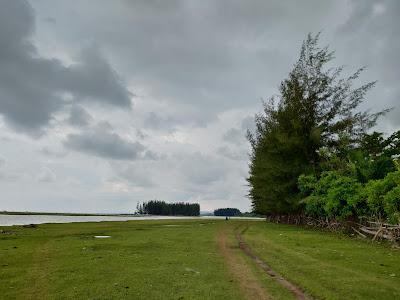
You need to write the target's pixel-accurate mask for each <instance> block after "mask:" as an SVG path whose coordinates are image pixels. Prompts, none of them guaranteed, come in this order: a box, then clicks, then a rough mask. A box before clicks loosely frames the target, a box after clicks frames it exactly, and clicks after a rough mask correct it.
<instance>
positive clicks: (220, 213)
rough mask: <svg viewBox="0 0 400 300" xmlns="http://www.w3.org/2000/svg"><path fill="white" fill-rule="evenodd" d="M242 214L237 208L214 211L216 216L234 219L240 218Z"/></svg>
mask: <svg viewBox="0 0 400 300" xmlns="http://www.w3.org/2000/svg"><path fill="white" fill-rule="evenodd" d="M241 214H242V213H241V212H240V210H238V209H237V208H218V209H216V210H214V216H224V217H233V216H240V215H241Z"/></svg>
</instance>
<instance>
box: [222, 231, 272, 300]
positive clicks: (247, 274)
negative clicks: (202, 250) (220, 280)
mask: <svg viewBox="0 0 400 300" xmlns="http://www.w3.org/2000/svg"><path fill="white" fill-rule="evenodd" d="M229 233H230V232H229V230H228V229H227V228H226V227H224V229H223V230H221V231H219V232H218V234H217V244H218V246H219V249H220V251H221V253H222V255H223V256H224V258H225V262H226V263H227V265H228V268H229V271H230V272H231V274H232V276H233V277H234V280H235V282H236V283H237V284H238V285H239V288H240V291H241V292H242V295H243V296H244V298H245V299H249V300H254V299H261V300H269V299H272V297H270V296H269V295H268V294H267V292H266V291H265V289H264V287H263V286H262V285H261V283H260V281H259V280H258V278H257V277H256V276H255V275H254V273H253V272H252V270H251V269H250V268H249V266H248V265H247V263H246V261H245V259H244V257H242V256H241V253H240V249H238V248H236V247H235V240H234V239H233V243H232V241H231V240H230V239H229ZM235 252H236V253H235Z"/></svg>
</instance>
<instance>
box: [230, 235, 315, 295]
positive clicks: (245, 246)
mask: <svg viewBox="0 0 400 300" xmlns="http://www.w3.org/2000/svg"><path fill="white" fill-rule="evenodd" d="M246 230H247V227H246V228H245V229H244V230H242V231H241V232H240V231H236V233H235V237H236V240H237V242H238V243H239V248H240V249H242V251H243V252H244V253H245V254H246V255H247V256H249V257H250V258H251V259H252V260H253V261H254V262H255V263H256V264H257V265H258V266H259V267H260V268H261V269H262V270H263V271H265V273H267V274H268V275H269V276H270V277H272V278H274V279H275V280H276V281H277V282H278V283H280V284H281V285H282V286H283V287H284V288H286V289H287V290H288V291H290V292H291V293H292V294H293V295H294V296H295V297H296V298H297V299H305V300H311V299H313V298H311V297H309V296H308V295H306V294H305V293H304V292H303V291H302V290H301V289H300V288H299V287H297V286H296V285H294V284H293V283H291V282H289V281H288V280H286V279H285V278H283V277H282V276H280V275H279V274H278V273H276V272H275V271H274V270H273V269H272V268H271V267H270V266H268V265H267V264H266V263H265V262H264V261H263V260H262V259H260V258H259V257H258V256H257V255H256V254H255V253H254V252H253V251H252V249H251V248H250V246H249V245H248V244H247V243H246V242H245V241H244V239H243V236H242V234H243V233H244V232H245V231H246ZM253 299H254V298H253Z"/></svg>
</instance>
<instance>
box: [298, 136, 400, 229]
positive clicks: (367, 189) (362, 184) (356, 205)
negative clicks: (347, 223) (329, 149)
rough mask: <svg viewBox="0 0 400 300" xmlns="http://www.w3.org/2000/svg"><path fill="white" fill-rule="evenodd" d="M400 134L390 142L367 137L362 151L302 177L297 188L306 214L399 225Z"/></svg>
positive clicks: (327, 164)
mask: <svg viewBox="0 0 400 300" xmlns="http://www.w3.org/2000/svg"><path fill="white" fill-rule="evenodd" d="M399 133H400V132H396V133H395V134H393V135H391V136H390V137H389V138H387V139H384V138H382V135H381V134H378V133H376V132H374V133H373V134H370V135H368V134H365V135H364V136H363V138H362V140H361V142H360V144H359V147H358V148H354V149H350V150H348V151H347V155H346V156H345V157H344V158H343V159H338V158H337V157H335V156H333V155H332V156H330V157H329V158H328V159H327V160H326V162H327V163H326V164H325V165H324V166H325V167H326V170H325V171H324V172H322V173H321V174H309V175H301V176H300V177H299V179H298V187H299V190H300V194H301V196H302V197H303V198H304V199H303V203H304V204H305V212H306V213H307V214H308V215H311V216H313V217H316V218H321V217H322V218H331V219H339V220H347V219H349V218H352V219H358V218H360V217H368V218H373V219H378V220H382V221H388V222H392V223H398V222H399V220H400V219H399V217H400V170H396V164H397V161H396V158H397V155H398V154H399V153H400V148H399V143H398V142H399V140H398V137H399ZM372 145H373V147H372ZM330 161H332V163H330Z"/></svg>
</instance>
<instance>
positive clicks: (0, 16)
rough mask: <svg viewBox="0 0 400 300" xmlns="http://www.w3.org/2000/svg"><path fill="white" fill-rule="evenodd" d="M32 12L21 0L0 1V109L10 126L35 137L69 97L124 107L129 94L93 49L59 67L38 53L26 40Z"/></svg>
mask: <svg viewBox="0 0 400 300" xmlns="http://www.w3.org/2000/svg"><path fill="white" fill-rule="evenodd" d="M34 27H35V14H34V11H33V9H32V8H31V6H30V5H29V4H28V3H27V2H26V1H21V0H16V1H2V2H1V3H0V42H1V48H0V113H1V114H2V115H3V117H4V119H5V120H6V121H7V123H9V124H10V125H11V126H12V127H14V128H15V129H17V130H18V131H22V132H25V133H29V134H32V135H36V136H37V135H40V134H41V133H42V132H43V130H44V128H45V127H46V126H47V125H48V124H49V122H50V120H51V119H52V118H53V114H54V113H55V112H57V111H59V110H60V109H62V108H63V106H64V105H65V100H64V99H63V97H62V95H63V94H70V95H72V96H73V97H74V100H75V101H92V102H98V103H100V104H106V105H111V106H118V107H124V108H129V107H130V105H131V102H130V98H131V96H132V95H131V93H130V92H129V91H128V90H127V88H126V87H125V86H124V84H123V83H122V81H121V80H120V79H119V77H118V75H117V74H116V72H115V71H114V70H113V69H112V67H111V66H110V65H109V63H108V62H107V61H106V60H105V59H104V58H103V57H102V56H101V54H100V53H99V51H98V50H97V49H95V48H88V49H85V50H84V51H83V52H82V55H81V57H80V61H79V62H77V63H74V64H72V65H70V66H65V65H64V64H63V63H62V62H61V61H60V60H58V59H50V58H44V57H41V55H40V53H39V52H38V51H37V49H36V47H35V45H34V43H33V42H32V35H33V33H34Z"/></svg>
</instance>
